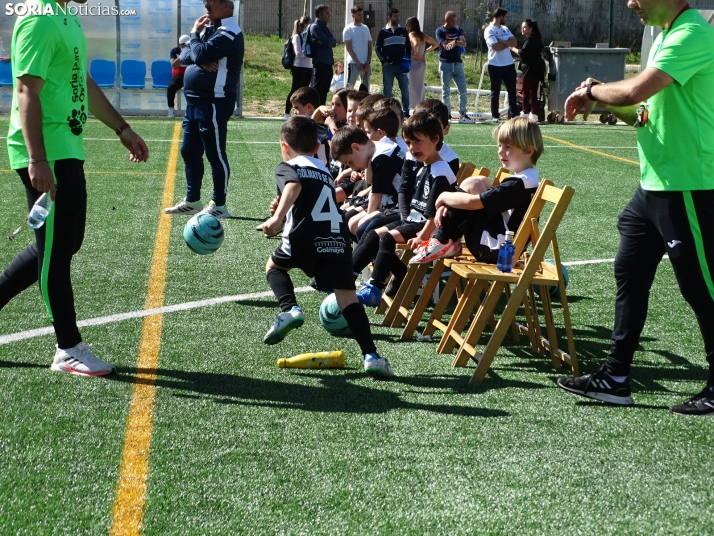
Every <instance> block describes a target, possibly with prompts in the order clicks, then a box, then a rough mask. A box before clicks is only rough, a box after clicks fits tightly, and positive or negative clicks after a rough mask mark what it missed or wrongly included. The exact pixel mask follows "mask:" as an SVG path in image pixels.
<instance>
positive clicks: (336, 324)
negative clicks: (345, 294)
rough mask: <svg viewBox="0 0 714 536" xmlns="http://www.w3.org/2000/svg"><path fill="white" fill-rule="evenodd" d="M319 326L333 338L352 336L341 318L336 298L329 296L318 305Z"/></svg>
mask: <svg viewBox="0 0 714 536" xmlns="http://www.w3.org/2000/svg"><path fill="white" fill-rule="evenodd" d="M320 324H322V327H323V328H325V330H326V331H327V333H329V334H330V335H332V336H333V337H349V336H351V335H352V332H351V331H350V328H349V326H348V325H347V320H345V317H344V316H342V313H341V312H340V308H339V307H338V306H337V298H335V295H334V294H330V295H329V296H327V298H325V299H324V300H322V304H321V305H320Z"/></svg>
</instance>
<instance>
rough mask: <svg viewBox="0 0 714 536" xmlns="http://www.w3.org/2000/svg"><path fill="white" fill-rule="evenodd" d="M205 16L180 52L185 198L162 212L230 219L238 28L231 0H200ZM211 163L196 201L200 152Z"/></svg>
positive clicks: (239, 59) (239, 62) (240, 56)
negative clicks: (229, 139) (205, 191)
mask: <svg viewBox="0 0 714 536" xmlns="http://www.w3.org/2000/svg"><path fill="white" fill-rule="evenodd" d="M204 6H205V7H206V15H204V16H203V17H201V18H199V19H198V20H196V22H195V23H194V25H193V28H192V30H191V35H190V37H191V41H190V43H189V45H188V46H187V47H185V48H184V49H183V51H182V52H181V56H180V58H181V63H183V64H184V65H188V68H187V69H186V73H185V74H184V95H185V97H186V114H185V115H184V118H183V144H182V145H181V156H182V157H183V160H184V164H185V168H186V197H185V198H184V199H183V201H180V202H179V203H178V204H177V205H175V206H173V207H169V208H166V209H164V212H166V213H167V214H196V213H199V212H203V213H207V214H211V215H212V216H214V217H216V218H230V217H231V214H230V212H228V209H227V208H226V193H227V192H228V177H229V175H230V168H229V166H228V158H227V156H226V134H227V130H228V119H229V118H230V116H231V114H232V113H233V110H234V109H235V104H236V94H237V93H238V80H239V78H240V71H241V68H242V65H243V53H244V50H245V47H244V43H243V33H242V31H241V29H240V27H239V26H238V24H237V23H236V20H235V17H234V16H233V2H232V1H231V0H204ZM204 153H205V154H206V158H208V162H209V163H210V164H211V172H212V175H213V198H212V199H211V201H210V203H208V204H207V205H206V206H205V207H204V206H203V203H202V202H201V183H202V181H203V154H204Z"/></svg>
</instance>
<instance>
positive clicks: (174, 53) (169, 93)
mask: <svg viewBox="0 0 714 536" xmlns="http://www.w3.org/2000/svg"><path fill="white" fill-rule="evenodd" d="M190 41H191V38H190V37H189V36H187V35H182V36H181V37H179V44H178V46H177V47H174V48H172V49H171V52H169V59H170V61H171V80H169V87H168V88H167V89H166V99H167V100H168V107H169V112H168V114H167V115H166V117H173V116H174V103H175V102H176V93H177V92H178V90H179V89H181V88H182V87H183V74H184V73H185V72H186V67H185V66H184V65H181V58H179V56H180V55H181V51H182V50H183V49H184V48H185V47H186V45H188V43H189V42H190Z"/></svg>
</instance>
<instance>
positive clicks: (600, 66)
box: [548, 47, 630, 112]
mask: <svg viewBox="0 0 714 536" xmlns="http://www.w3.org/2000/svg"><path fill="white" fill-rule="evenodd" d="M629 53H630V49H629V48H582V47H574V48H558V47H550V55H551V57H552V59H551V60H550V62H549V63H550V73H549V74H548V109H549V110H551V111H558V112H561V111H563V108H564V105H565V100H566V99H567V98H568V97H569V96H570V94H571V93H572V92H573V91H575V88H576V87H578V86H580V83H581V82H582V81H583V80H585V79H586V78H595V79H596V80H599V81H600V82H616V81H618V80H624V79H625V59H626V56H627V55H628V54H629ZM596 111H603V110H601V109H599V108H596Z"/></svg>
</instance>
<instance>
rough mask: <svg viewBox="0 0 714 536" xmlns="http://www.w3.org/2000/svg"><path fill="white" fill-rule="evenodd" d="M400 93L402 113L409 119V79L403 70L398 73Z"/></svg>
mask: <svg viewBox="0 0 714 536" xmlns="http://www.w3.org/2000/svg"><path fill="white" fill-rule="evenodd" d="M397 67H401V66H399V65H398V66H397ZM396 77H397V83H398V84H399V91H400V92H401V93H402V113H403V114H404V117H409V77H408V76H407V73H405V72H402V70H401V68H400V69H399V70H398V71H397V73H396Z"/></svg>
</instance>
